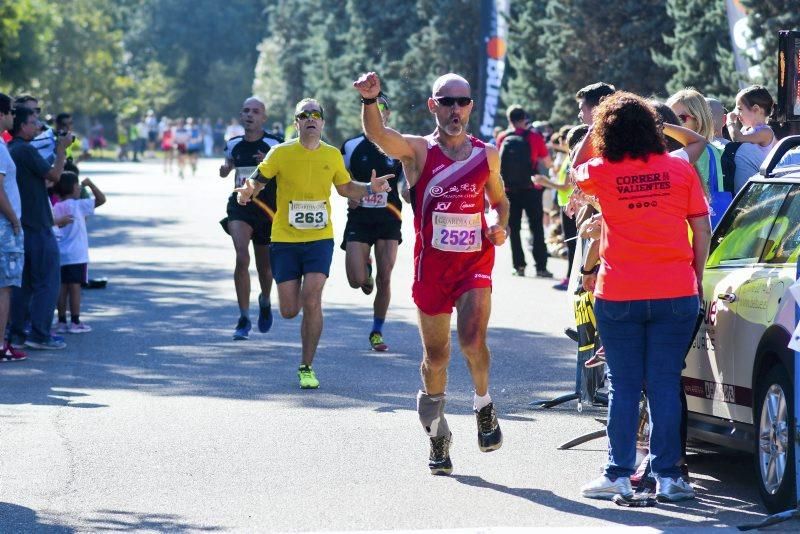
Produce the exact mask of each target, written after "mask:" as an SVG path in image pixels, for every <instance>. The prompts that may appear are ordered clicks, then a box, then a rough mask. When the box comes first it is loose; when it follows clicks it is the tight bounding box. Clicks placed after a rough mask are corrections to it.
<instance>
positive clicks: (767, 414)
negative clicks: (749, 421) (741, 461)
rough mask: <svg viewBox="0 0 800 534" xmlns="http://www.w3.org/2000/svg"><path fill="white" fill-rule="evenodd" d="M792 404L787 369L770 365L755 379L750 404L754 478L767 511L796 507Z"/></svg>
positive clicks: (792, 391)
mask: <svg viewBox="0 0 800 534" xmlns="http://www.w3.org/2000/svg"><path fill="white" fill-rule="evenodd" d="M793 403H794V390H793V388H792V383H791V380H790V379H789V374H788V372H787V371H786V369H785V368H784V367H783V366H782V365H780V364H778V365H775V366H773V367H772V368H771V369H770V370H769V372H768V373H767V374H766V375H765V376H764V377H763V378H761V379H760V380H759V381H758V384H757V385H756V397H755V404H754V406H753V423H754V425H753V426H754V428H755V440H756V444H755V445H756V447H755V451H756V453H755V471H756V480H758V489H759V493H761V499H762V501H763V502H764V505H765V506H766V507H767V510H769V511H770V512H771V513H775V512H780V511H783V510H788V509H789V508H794V507H795V506H796V501H795V493H796V492H795V466H794V443H793V441H792V440H791V429H792V423H791V422H792V421H793V420H794V413H793V412H794V404H793Z"/></svg>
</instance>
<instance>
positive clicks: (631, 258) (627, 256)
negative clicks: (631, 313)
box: [575, 153, 708, 301]
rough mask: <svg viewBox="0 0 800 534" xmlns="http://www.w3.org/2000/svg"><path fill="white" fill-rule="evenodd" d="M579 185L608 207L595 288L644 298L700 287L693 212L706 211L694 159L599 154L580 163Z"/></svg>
mask: <svg viewBox="0 0 800 534" xmlns="http://www.w3.org/2000/svg"><path fill="white" fill-rule="evenodd" d="M575 172H576V175H577V176H576V178H577V185H578V187H580V189H581V190H582V191H583V192H584V193H586V194H588V195H593V196H596V197H597V198H598V200H599V202H600V208H601V210H602V213H603V223H604V224H603V230H602V233H601V236H600V259H601V261H600V272H599V274H598V276H597V285H596V288H595V292H594V294H595V296H597V297H600V298H602V299H605V300H614V301H620V300H645V299H665V298H675V297H686V296H689V295H696V294H697V278H696V277H695V273H694V267H692V260H693V259H694V253H693V251H692V246H691V243H689V241H688V240H687V239H686V231H687V224H686V221H687V219H691V218H693V217H708V202H707V201H706V198H705V196H704V195H703V190H702V187H701V185H700V178H699V177H698V176H697V172H696V171H695V170H694V167H693V166H692V165H691V164H689V163H688V162H686V161H684V160H683V159H681V158H676V157H673V156H670V155H669V154H666V153H665V154H651V155H650V156H649V157H648V159H647V161H642V160H639V159H630V158H625V159H623V160H622V161H618V162H610V161H606V160H604V159H603V158H593V159H590V160H589V161H587V162H586V163H584V164H582V165H579V166H578V167H577V168H576V170H575Z"/></svg>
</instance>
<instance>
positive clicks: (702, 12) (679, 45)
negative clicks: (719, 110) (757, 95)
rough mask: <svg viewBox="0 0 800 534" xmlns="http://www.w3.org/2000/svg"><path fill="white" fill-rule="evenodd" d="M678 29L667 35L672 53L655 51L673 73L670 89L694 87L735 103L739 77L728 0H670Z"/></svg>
mask: <svg viewBox="0 0 800 534" xmlns="http://www.w3.org/2000/svg"><path fill="white" fill-rule="evenodd" d="M667 13H668V14H669V16H670V17H671V18H672V20H673V21H675V30H674V32H673V33H672V34H671V35H664V42H665V43H666V45H667V46H668V47H669V50H670V52H671V53H670V55H669V56H665V55H662V54H654V59H655V61H656V63H657V64H658V65H660V66H661V67H664V68H666V69H668V70H670V71H671V72H672V77H671V78H670V79H669V81H668V82H667V87H666V89H667V92H668V93H670V94H672V93H675V92H676V91H679V90H681V89H683V88H685V87H694V88H696V89H697V90H699V91H700V92H702V93H703V94H705V95H706V96H710V97H714V98H717V99H719V100H720V101H721V102H724V103H728V104H729V105H731V104H732V103H733V99H734V97H735V96H736V92H737V90H738V76H737V75H736V67H735V66H734V62H733V50H732V48H731V38H730V33H729V31H728V21H727V18H726V13H725V0H667Z"/></svg>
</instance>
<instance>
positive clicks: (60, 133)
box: [56, 130, 75, 142]
mask: <svg viewBox="0 0 800 534" xmlns="http://www.w3.org/2000/svg"><path fill="white" fill-rule="evenodd" d="M56 135H57V136H58V137H66V136H68V135H71V136H72V142H75V134H71V133H69V132H68V131H66V130H59V131H57V132H56Z"/></svg>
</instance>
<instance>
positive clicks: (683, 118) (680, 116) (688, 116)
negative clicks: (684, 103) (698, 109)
mask: <svg viewBox="0 0 800 534" xmlns="http://www.w3.org/2000/svg"><path fill="white" fill-rule="evenodd" d="M678 118H679V119H680V120H681V122H682V123H684V124H686V121H688V120H689V119H693V118H694V117H693V116H691V115H684V114H683V113H681V114H680V115H678Z"/></svg>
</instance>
